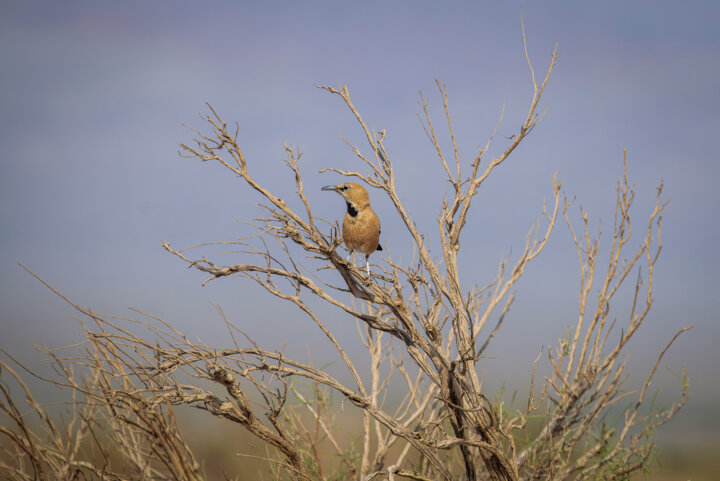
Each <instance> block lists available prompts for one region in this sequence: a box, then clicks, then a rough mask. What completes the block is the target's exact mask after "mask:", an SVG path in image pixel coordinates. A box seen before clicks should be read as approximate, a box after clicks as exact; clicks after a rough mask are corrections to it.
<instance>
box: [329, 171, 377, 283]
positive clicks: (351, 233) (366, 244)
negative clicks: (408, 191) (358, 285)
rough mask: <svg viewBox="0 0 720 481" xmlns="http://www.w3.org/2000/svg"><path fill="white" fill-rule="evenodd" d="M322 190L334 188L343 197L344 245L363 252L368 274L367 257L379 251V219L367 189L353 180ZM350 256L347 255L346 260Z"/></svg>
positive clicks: (351, 250)
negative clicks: (372, 206)
mask: <svg viewBox="0 0 720 481" xmlns="http://www.w3.org/2000/svg"><path fill="white" fill-rule="evenodd" d="M322 190H334V191H335V192H337V193H338V194H340V195H341V196H342V198H343V199H345V203H346V204H347V212H346V213H345V219H344V220H343V227H342V236H343V242H345V246H346V247H347V248H348V249H349V250H350V255H352V253H353V251H360V252H362V253H363V254H365V270H366V271H367V273H368V275H370V263H369V261H368V258H369V257H370V254H372V253H373V252H375V251H376V250H377V251H381V250H382V247H381V246H380V219H378V216H377V214H375V212H374V211H373V210H372V209H371V208H370V196H368V193H367V190H365V188H364V187H363V186H362V185H360V184H358V183H355V182H348V183H346V184H339V185H326V186H325V187H323V188H322ZM349 259H350V256H348V260H349Z"/></svg>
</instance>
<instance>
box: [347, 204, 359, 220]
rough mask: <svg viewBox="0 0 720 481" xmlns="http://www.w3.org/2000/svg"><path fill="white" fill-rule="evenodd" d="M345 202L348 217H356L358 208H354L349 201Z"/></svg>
mask: <svg viewBox="0 0 720 481" xmlns="http://www.w3.org/2000/svg"><path fill="white" fill-rule="evenodd" d="M345 203H346V204H347V213H348V215H349V216H350V217H357V215H358V210H357V209H356V208H355V206H354V205H353V204H352V203H351V202H347V201H346V202H345Z"/></svg>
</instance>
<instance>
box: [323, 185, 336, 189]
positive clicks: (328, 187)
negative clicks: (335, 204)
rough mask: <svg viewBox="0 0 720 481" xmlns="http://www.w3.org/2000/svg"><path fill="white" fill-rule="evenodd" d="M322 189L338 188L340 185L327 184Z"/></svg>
mask: <svg viewBox="0 0 720 481" xmlns="http://www.w3.org/2000/svg"><path fill="white" fill-rule="evenodd" d="M320 190H338V187H337V185H326V186H325V187H323V188H322V189H320Z"/></svg>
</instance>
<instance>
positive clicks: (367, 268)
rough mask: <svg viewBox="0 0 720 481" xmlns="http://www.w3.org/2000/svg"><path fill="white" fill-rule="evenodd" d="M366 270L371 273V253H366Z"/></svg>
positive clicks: (368, 273)
mask: <svg viewBox="0 0 720 481" xmlns="http://www.w3.org/2000/svg"><path fill="white" fill-rule="evenodd" d="M365 271H367V275H370V254H365Z"/></svg>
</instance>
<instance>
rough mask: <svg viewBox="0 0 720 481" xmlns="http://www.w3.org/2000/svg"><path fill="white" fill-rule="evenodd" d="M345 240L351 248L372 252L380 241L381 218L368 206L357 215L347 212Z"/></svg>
mask: <svg viewBox="0 0 720 481" xmlns="http://www.w3.org/2000/svg"><path fill="white" fill-rule="evenodd" d="M343 241H344V242H345V245H346V246H347V248H348V249H350V250H358V251H360V252H362V253H364V254H371V253H373V252H375V251H376V250H377V247H378V244H379V243H380V220H379V219H378V217H377V215H375V212H373V211H372V209H370V208H367V209H363V210H362V211H360V212H358V214H357V215H356V216H351V215H349V213H348V214H345V220H344V221H343Z"/></svg>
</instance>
